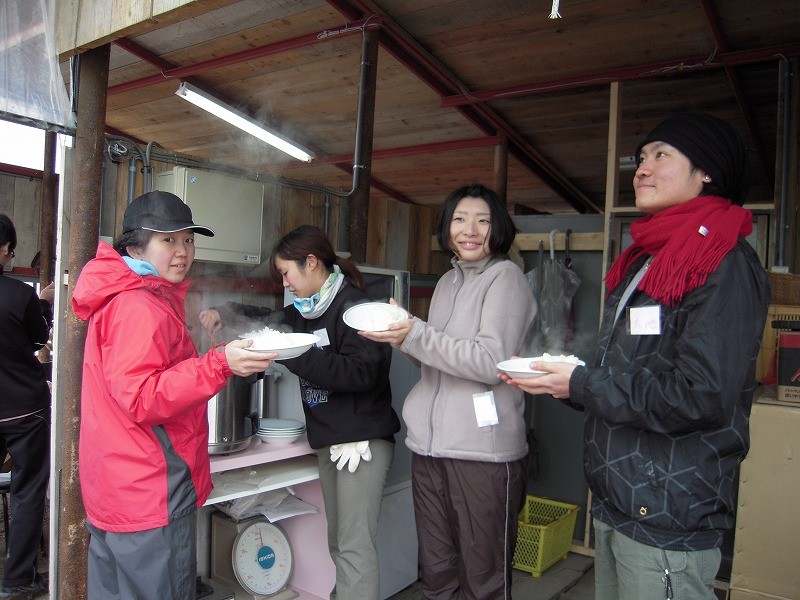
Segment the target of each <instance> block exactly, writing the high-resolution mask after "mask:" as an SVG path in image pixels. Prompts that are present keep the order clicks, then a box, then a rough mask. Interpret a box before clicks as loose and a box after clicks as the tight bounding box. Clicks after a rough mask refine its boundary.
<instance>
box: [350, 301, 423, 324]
mask: <svg viewBox="0 0 800 600" xmlns="http://www.w3.org/2000/svg"><path fill="white" fill-rule="evenodd" d="M408 318H409V314H408V313H407V312H406V311H405V310H403V309H402V308H401V307H399V306H396V305H394V304H387V303H385V302H365V303H364V304H356V305H355V306H351V307H350V308H348V309H347V310H346V311H344V314H343V315H342V319H343V320H344V322H345V323H346V324H347V325H349V326H350V327H352V328H353V329H357V330H358V331H387V330H388V329H389V325H391V324H392V323H397V322H398V321H404V320H405V319H408Z"/></svg>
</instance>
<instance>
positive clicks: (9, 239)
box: [0, 214, 17, 252]
mask: <svg viewBox="0 0 800 600" xmlns="http://www.w3.org/2000/svg"><path fill="white" fill-rule="evenodd" d="M6 244H8V251H9V252H12V251H13V250H15V249H16V247H17V230H16V228H15V227H14V223H13V222H12V221H11V219H9V218H8V216H7V215H4V214H0V246H5V245H6Z"/></svg>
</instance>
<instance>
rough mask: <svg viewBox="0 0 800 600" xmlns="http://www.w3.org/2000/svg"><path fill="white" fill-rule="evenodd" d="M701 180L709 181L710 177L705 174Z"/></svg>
mask: <svg viewBox="0 0 800 600" xmlns="http://www.w3.org/2000/svg"><path fill="white" fill-rule="evenodd" d="M703 181H705V182H706V183H709V182H710V181H711V177H709V176H708V175H706V176H705V177H703Z"/></svg>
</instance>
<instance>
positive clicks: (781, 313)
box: [756, 304, 800, 385]
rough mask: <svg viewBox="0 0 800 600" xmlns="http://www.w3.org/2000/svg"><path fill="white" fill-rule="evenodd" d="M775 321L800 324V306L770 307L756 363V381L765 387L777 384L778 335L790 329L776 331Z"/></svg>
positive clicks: (773, 305)
mask: <svg viewBox="0 0 800 600" xmlns="http://www.w3.org/2000/svg"><path fill="white" fill-rule="evenodd" d="M773 321H784V322H792V321H796V322H797V323H798V324H800V306H787V305H783V304H771V305H770V307H769V312H768V313H767V322H766V323H765V324H764V334H763V335H762V337H761V350H760V351H759V353H758V361H757V362H756V381H758V382H760V383H763V384H764V385H775V383H776V382H777V378H778V369H777V365H778V334H780V333H781V332H782V331H789V329H790V328H786V329H781V328H778V329H776V328H775V327H773V326H772V322H773Z"/></svg>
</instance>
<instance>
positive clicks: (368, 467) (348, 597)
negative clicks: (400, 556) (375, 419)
mask: <svg viewBox="0 0 800 600" xmlns="http://www.w3.org/2000/svg"><path fill="white" fill-rule="evenodd" d="M369 449H370V452H372V460H370V461H369V462H364V461H361V462H359V464H358V468H357V469H356V471H355V473H351V472H350V471H348V470H347V466H345V467H343V468H342V470H341V471H339V470H337V469H336V463H334V462H332V461H331V455H330V448H329V447H325V448H320V449H319V450H318V451H317V452H318V455H319V481H320V485H321V487H322V497H323V499H324V500H325V514H326V516H327V518H328V550H329V551H330V553H331V559H333V564H334V565H335V566H336V587H335V589H334V591H333V592H332V593H331V598H336V599H338V600H378V598H379V596H380V578H379V572H378V550H377V539H378V516H379V515H380V510H381V501H382V500H383V486H384V485H385V483H386V474H387V473H388V472H389V467H391V466H392V459H393V458H394V444H393V443H391V442H387V441H386V440H380V439H374V440H369Z"/></svg>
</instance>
